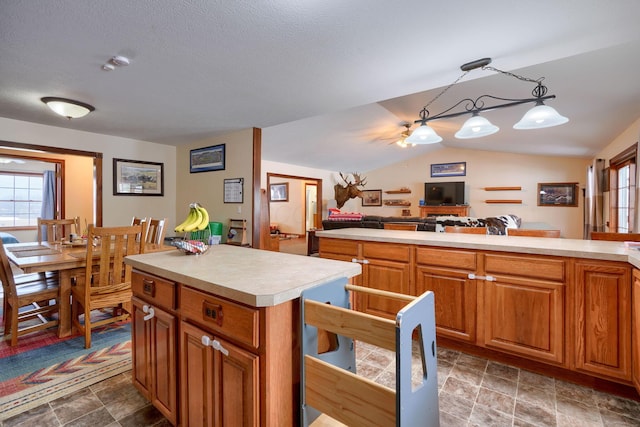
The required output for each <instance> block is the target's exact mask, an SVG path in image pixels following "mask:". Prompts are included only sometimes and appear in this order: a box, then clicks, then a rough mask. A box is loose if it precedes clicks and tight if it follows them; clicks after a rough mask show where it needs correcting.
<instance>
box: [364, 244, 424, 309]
mask: <svg viewBox="0 0 640 427" xmlns="http://www.w3.org/2000/svg"><path fill="white" fill-rule="evenodd" d="M410 258H411V247H410V246H409V245H399V244H389V243H370V242H365V243H364V244H363V248H362V263H363V264H362V265H363V273H362V286H366V287H368V288H373V289H379V290H383V291H390V292H397V293H401V294H407V295H410V294H411V264H410ZM405 305H406V302H405V301H398V300H395V299H390V298H385V297H379V296H374V295H368V294H362V293H359V294H357V298H356V307H357V309H358V310H360V311H364V312H365V313H369V314H373V315H375V316H380V317H385V318H388V319H395V318H396V314H397V313H398V311H400V310H401V309H402V307H404V306H405Z"/></svg>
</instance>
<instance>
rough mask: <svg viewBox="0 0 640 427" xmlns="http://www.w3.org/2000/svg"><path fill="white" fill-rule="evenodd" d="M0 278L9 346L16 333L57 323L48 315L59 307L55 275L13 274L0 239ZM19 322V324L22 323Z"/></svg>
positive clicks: (44, 327) (14, 342) (13, 341)
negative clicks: (9, 340) (9, 336)
mask: <svg viewBox="0 0 640 427" xmlns="http://www.w3.org/2000/svg"><path fill="white" fill-rule="evenodd" d="M0 281H2V292H3V293H4V297H3V299H4V302H3V306H4V311H3V313H2V316H3V323H4V335H11V346H16V345H17V344H18V337H19V336H21V335H24V334H28V333H30V332H35V331H40V330H43V329H47V328H51V327H53V326H56V325H58V322H59V321H58V319H56V318H50V316H51V315H52V314H54V313H57V312H58V311H59V304H58V302H59V299H60V286H59V281H58V276H57V275H53V274H52V275H46V274H43V275H40V274H19V275H14V274H13V270H12V269H11V265H10V263H9V258H8V257H7V253H6V252H5V248H4V244H3V243H2V240H0ZM21 324H22V326H21Z"/></svg>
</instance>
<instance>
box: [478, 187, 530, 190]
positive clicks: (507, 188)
mask: <svg viewBox="0 0 640 427" xmlns="http://www.w3.org/2000/svg"><path fill="white" fill-rule="evenodd" d="M520 190H522V187H484V191H520Z"/></svg>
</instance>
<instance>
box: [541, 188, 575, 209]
mask: <svg viewBox="0 0 640 427" xmlns="http://www.w3.org/2000/svg"><path fill="white" fill-rule="evenodd" d="M538 206H573V207H575V206H578V183H577V182H561V183H546V184H538Z"/></svg>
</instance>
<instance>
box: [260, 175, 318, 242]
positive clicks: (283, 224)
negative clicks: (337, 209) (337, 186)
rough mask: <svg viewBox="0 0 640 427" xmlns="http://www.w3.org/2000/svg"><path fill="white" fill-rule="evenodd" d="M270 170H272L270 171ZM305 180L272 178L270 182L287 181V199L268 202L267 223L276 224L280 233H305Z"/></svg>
mask: <svg viewBox="0 0 640 427" xmlns="http://www.w3.org/2000/svg"><path fill="white" fill-rule="evenodd" d="M270 172H272V171H270ZM307 182H310V183H313V184H315V182H314V181H305V180H301V179H286V178H279V177H278V178H272V182H271V184H279V183H288V184H289V200H288V201H286V202H270V203H269V215H270V219H269V223H270V224H276V225H277V226H278V229H279V230H280V232H281V233H286V234H297V235H302V236H304V235H305V234H306V231H307V230H306V221H305V216H304V215H305V200H306V194H305V183H307Z"/></svg>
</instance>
